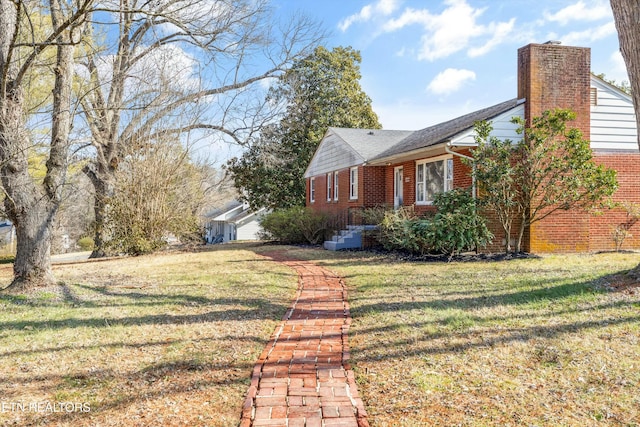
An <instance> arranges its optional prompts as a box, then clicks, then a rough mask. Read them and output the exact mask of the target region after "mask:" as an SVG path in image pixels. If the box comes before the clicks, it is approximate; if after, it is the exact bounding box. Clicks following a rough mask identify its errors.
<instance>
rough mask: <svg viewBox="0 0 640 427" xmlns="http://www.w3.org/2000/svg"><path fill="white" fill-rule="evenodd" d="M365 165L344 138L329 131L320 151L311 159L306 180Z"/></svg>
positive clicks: (319, 148)
mask: <svg viewBox="0 0 640 427" xmlns="http://www.w3.org/2000/svg"><path fill="white" fill-rule="evenodd" d="M362 163H364V159H363V158H362V157H360V156H359V155H358V154H357V153H356V152H355V151H354V150H353V149H352V148H351V147H350V146H349V145H348V144H347V143H345V142H344V141H343V140H342V138H340V137H339V136H338V135H336V134H335V133H333V132H331V131H329V132H328V133H327V135H326V136H325V137H324V139H323V140H322V142H321V143H320V146H319V147H318V150H317V151H316V153H315V154H314V156H313V158H312V159H311V163H309V167H308V168H307V172H306V173H305V175H304V177H305V178H310V177H312V176H318V175H324V174H326V173H327V172H332V171H335V170H340V169H345V168H348V167H351V166H356V165H360V164H362Z"/></svg>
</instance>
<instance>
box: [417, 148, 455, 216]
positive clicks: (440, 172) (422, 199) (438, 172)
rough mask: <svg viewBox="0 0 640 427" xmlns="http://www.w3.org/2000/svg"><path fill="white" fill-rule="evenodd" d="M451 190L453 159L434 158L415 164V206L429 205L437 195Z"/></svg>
mask: <svg viewBox="0 0 640 427" xmlns="http://www.w3.org/2000/svg"><path fill="white" fill-rule="evenodd" d="M452 188H453V158H452V157H442V156H441V157H436V158H434V159H428V160H421V161H418V162H416V204H418V205H430V204H432V203H433V199H434V196H435V195H436V194H437V193H443V192H445V191H449V190H451V189H452Z"/></svg>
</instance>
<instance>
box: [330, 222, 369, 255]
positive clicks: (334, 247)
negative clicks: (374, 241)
mask: <svg viewBox="0 0 640 427" xmlns="http://www.w3.org/2000/svg"><path fill="white" fill-rule="evenodd" d="M347 228H348V229H347V230H340V231H339V232H338V234H336V235H334V236H333V237H332V238H331V240H327V241H325V242H324V245H323V246H324V248H325V249H326V250H328V251H339V250H341V249H360V248H362V231H363V229H364V227H361V226H352V225H350V226H347Z"/></svg>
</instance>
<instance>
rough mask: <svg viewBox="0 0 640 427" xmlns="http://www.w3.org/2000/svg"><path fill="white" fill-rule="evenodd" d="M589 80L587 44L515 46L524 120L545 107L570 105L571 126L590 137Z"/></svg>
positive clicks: (519, 94)
mask: <svg viewBox="0 0 640 427" xmlns="http://www.w3.org/2000/svg"><path fill="white" fill-rule="evenodd" d="M590 80H591V49H589V48H586V47H573V46H562V45H561V44H560V42H555V41H549V42H547V43H544V44H529V45H527V46H524V47H521V48H520V49H518V98H519V99H522V98H525V99H526V104H525V120H526V122H527V123H530V122H531V119H532V118H533V117H536V116H539V115H541V114H542V112H543V111H545V110H550V109H553V108H558V107H559V108H569V109H571V110H573V111H574V112H575V113H576V120H575V122H573V123H572V124H571V126H572V127H577V128H579V129H580V130H581V131H582V133H583V135H584V138H585V139H587V140H588V139H590V137H591V132H590V131H591V124H590V116H591V114H590V113H591V101H590V87H591V81H590Z"/></svg>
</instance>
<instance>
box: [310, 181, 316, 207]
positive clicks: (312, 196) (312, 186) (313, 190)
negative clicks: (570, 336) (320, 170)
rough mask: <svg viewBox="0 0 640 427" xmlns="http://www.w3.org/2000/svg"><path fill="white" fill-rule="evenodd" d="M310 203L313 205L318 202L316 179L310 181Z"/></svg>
mask: <svg viewBox="0 0 640 427" xmlns="http://www.w3.org/2000/svg"><path fill="white" fill-rule="evenodd" d="M309 201H310V202H311V203H313V202H315V201H316V179H315V178H311V179H310V180H309Z"/></svg>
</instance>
